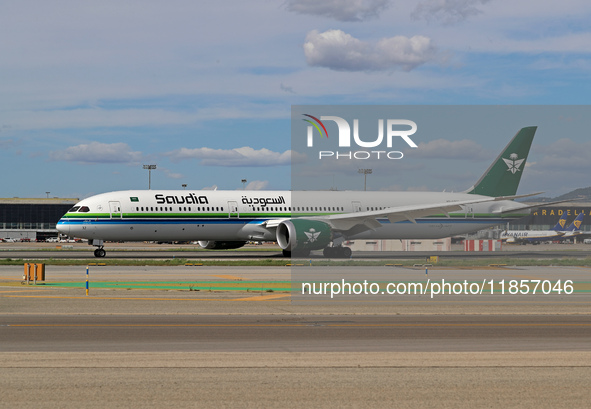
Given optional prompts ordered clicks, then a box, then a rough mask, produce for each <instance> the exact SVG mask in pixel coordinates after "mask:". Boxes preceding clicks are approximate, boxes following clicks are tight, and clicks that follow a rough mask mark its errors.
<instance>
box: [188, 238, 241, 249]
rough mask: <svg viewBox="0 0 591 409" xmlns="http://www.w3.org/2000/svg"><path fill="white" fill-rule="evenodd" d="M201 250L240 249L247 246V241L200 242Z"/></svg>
mask: <svg viewBox="0 0 591 409" xmlns="http://www.w3.org/2000/svg"><path fill="white" fill-rule="evenodd" d="M198 243H199V245H200V246H201V248H204V249H208V250H231V249H238V248H240V247H242V246H244V245H245V244H246V242H245V241H211V240H209V241H205V240H199V241H198Z"/></svg>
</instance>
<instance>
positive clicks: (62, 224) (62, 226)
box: [55, 219, 70, 236]
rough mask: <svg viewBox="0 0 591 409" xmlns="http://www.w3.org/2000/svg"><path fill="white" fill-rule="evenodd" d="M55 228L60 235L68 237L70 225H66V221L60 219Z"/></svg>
mask: <svg viewBox="0 0 591 409" xmlns="http://www.w3.org/2000/svg"><path fill="white" fill-rule="evenodd" d="M55 228H56V229H57V231H59V232H60V233H61V234H65V235H66V236H69V235H70V224H69V223H68V220H67V219H60V220H59V222H57V225H56V226H55Z"/></svg>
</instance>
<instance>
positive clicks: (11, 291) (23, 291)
mask: <svg viewBox="0 0 591 409" xmlns="http://www.w3.org/2000/svg"><path fill="white" fill-rule="evenodd" d="M37 291H40V289H39V290H33V289H31V290H9V291H0V293H34V292H37Z"/></svg>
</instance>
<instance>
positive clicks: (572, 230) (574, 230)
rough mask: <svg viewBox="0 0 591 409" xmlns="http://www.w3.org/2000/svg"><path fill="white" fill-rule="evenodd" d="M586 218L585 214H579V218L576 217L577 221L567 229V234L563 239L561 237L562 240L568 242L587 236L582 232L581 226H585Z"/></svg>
mask: <svg viewBox="0 0 591 409" xmlns="http://www.w3.org/2000/svg"><path fill="white" fill-rule="evenodd" d="M584 217H585V215H584V214H583V213H579V214H578V215H577V217H575V220H573V221H572V223H571V224H570V225H569V226H568V227H567V228H566V230H565V233H564V235H563V236H562V237H560V240H568V239H571V238H573V237H576V236H582V235H585V233H583V232H582V231H581V225H582V224H583V218H584Z"/></svg>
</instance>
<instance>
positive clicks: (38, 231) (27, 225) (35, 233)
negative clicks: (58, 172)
mask: <svg viewBox="0 0 591 409" xmlns="http://www.w3.org/2000/svg"><path fill="white" fill-rule="evenodd" d="M78 201H79V199H76V198H49V199H35V198H34V199H25V198H9V199H1V198H0V238H3V239H5V238H6V239H17V240H21V239H29V240H31V241H34V240H45V239H47V238H49V237H57V235H58V231H57V230H56V228H55V226H56V224H57V222H58V221H59V219H60V218H61V217H62V216H63V215H64V214H65V213H66V212H67V211H68V210H69V209H70V208H71V207H72V206H74V204H76V203H77V202H78Z"/></svg>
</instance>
